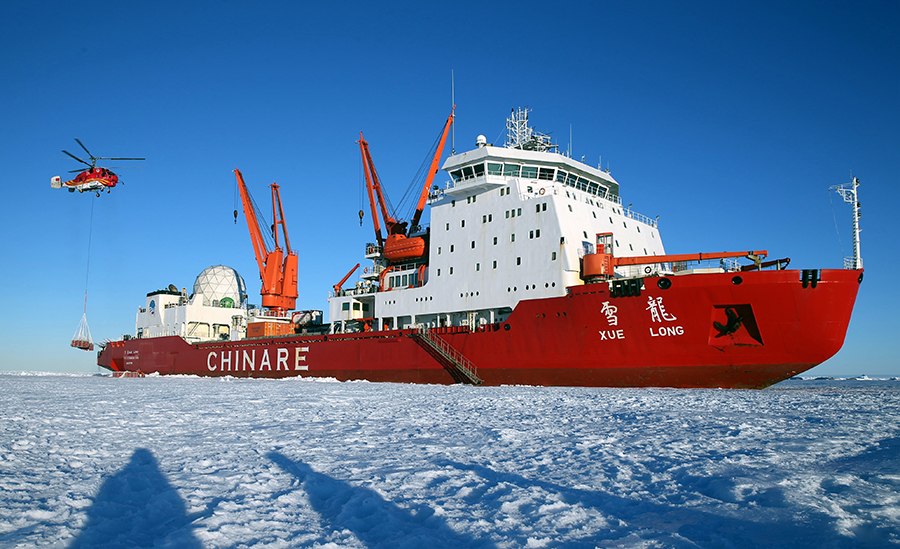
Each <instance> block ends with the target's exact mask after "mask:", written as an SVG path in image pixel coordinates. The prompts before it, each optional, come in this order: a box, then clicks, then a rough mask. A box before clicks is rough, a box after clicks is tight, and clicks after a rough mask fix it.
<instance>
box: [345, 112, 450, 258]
mask: <svg viewBox="0 0 900 549" xmlns="http://www.w3.org/2000/svg"><path fill="white" fill-rule="evenodd" d="M455 110H456V106H455V105H454V107H453V109H452V110H451V111H450V116H449V117H448V118H447V122H446V123H445V124H444V128H443V131H442V133H441V137H440V139H439V141H438V146H437V150H436V151H435V155H434V158H433V159H432V161H431V166H430V167H429V169H428V172H427V174H426V177H425V185H424V186H423V187H422V191H421V192H420V193H419V201H418V204H416V213H415V215H413V218H412V222H411V223H409V225H408V226H407V223H406V222H405V221H400V220H398V219H395V218H394V217H393V216H392V215H391V214H390V212H389V211H388V208H387V202H386V201H385V199H384V192H383V191H382V189H381V181H380V180H379V179H378V173H377V172H376V171H375V163H374V162H373V161H372V154H371V153H370V152H369V144H368V143H367V142H366V140H365V139H363V136H362V132H359V150H360V153H361V154H362V158H363V171H364V172H365V175H366V190H367V191H368V193H369V206H370V207H371V209H372V222H373V223H374V224H375V237H376V238H377V239H378V245H379V246H383V249H384V257H385V258H386V259H387V260H388V261H390V262H392V263H396V262H401V261H408V260H414V259H418V258H420V257H422V256H424V255H425V239H423V238H422V237H414V236H412V234H413V231H415V230H416V227H417V226H418V224H419V220H420V219H421V217H422V212H423V211H424V209H425V201H426V199H427V198H428V190H429V189H430V188H431V183H432V182H433V181H434V177H435V176H436V175H437V172H438V170H439V169H440V166H439V165H438V164H439V163H440V161H441V154H442V153H443V151H444V144H445V143H446V142H447V133H448V132H449V131H450V126H451V124H453V111H455ZM376 195H377V198H376ZM376 203H377V204H378V207H379V208H380V209H381V217H382V218H383V219H384V225H385V229H387V233H388V236H387V238H385V237H382V235H381V224H380V223H379V221H378V211H377V208H376Z"/></svg>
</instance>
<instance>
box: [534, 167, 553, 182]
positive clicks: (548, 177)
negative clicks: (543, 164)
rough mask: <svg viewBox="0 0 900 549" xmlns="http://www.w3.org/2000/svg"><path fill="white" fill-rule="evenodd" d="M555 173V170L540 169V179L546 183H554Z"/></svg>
mask: <svg viewBox="0 0 900 549" xmlns="http://www.w3.org/2000/svg"><path fill="white" fill-rule="evenodd" d="M553 171H554V168H539V169H538V179H542V180H544V181H553Z"/></svg>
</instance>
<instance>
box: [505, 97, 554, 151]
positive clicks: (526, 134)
mask: <svg viewBox="0 0 900 549" xmlns="http://www.w3.org/2000/svg"><path fill="white" fill-rule="evenodd" d="M530 110H531V109H529V108H528V107H524V108H522V107H519V108H518V109H513V110H512V112H511V113H510V115H509V118H507V119H506V144H505V145H504V146H505V147H506V148H507V149H522V150H525V151H539V152H546V151H551V152H556V149H557V148H558V147H559V145H554V144H553V143H552V141H551V139H550V136H549V135H546V134H543V133H540V132H536V131H534V128H531V127H529V126H528V112H529V111H530Z"/></svg>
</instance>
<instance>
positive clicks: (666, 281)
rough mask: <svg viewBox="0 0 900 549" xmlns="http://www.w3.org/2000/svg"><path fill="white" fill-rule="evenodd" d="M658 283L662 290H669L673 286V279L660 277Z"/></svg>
mask: <svg viewBox="0 0 900 549" xmlns="http://www.w3.org/2000/svg"><path fill="white" fill-rule="evenodd" d="M656 285H657V287H659V289H660V290H668V289H669V288H671V287H672V279H670V278H666V277H663V278H660V279H659V280H657V281H656Z"/></svg>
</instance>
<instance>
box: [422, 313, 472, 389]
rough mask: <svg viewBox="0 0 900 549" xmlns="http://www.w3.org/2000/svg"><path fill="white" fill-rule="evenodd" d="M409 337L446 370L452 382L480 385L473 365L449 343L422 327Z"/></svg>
mask: <svg viewBox="0 0 900 549" xmlns="http://www.w3.org/2000/svg"><path fill="white" fill-rule="evenodd" d="M410 337H412V338H413V340H414V341H415V342H416V343H418V344H419V345H420V346H421V347H422V348H423V349H425V351H427V352H428V354H430V355H431V356H433V357H434V359H435V360H437V361H438V362H439V363H440V364H441V366H443V367H444V369H445V370H447V372H448V373H449V374H450V376H451V377H453V381H455V382H456V383H469V384H471V385H481V383H482V380H481V379H480V378H479V377H478V375H477V374H476V371H475V365H474V364H472V362H471V361H470V360H469V359H467V358H466V357H464V356H463V355H462V353H460V352H459V351H457V350H456V349H454V348H453V347H452V346H451V345H450V344H449V343H447V342H446V341H444V340H443V339H441V338H440V337H435V336H434V335H432V334H431V333H429V332H428V330H427V329H426V328H424V327H422V328H419V329H418V331H416V332H415V333H413V334H411V336H410Z"/></svg>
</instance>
